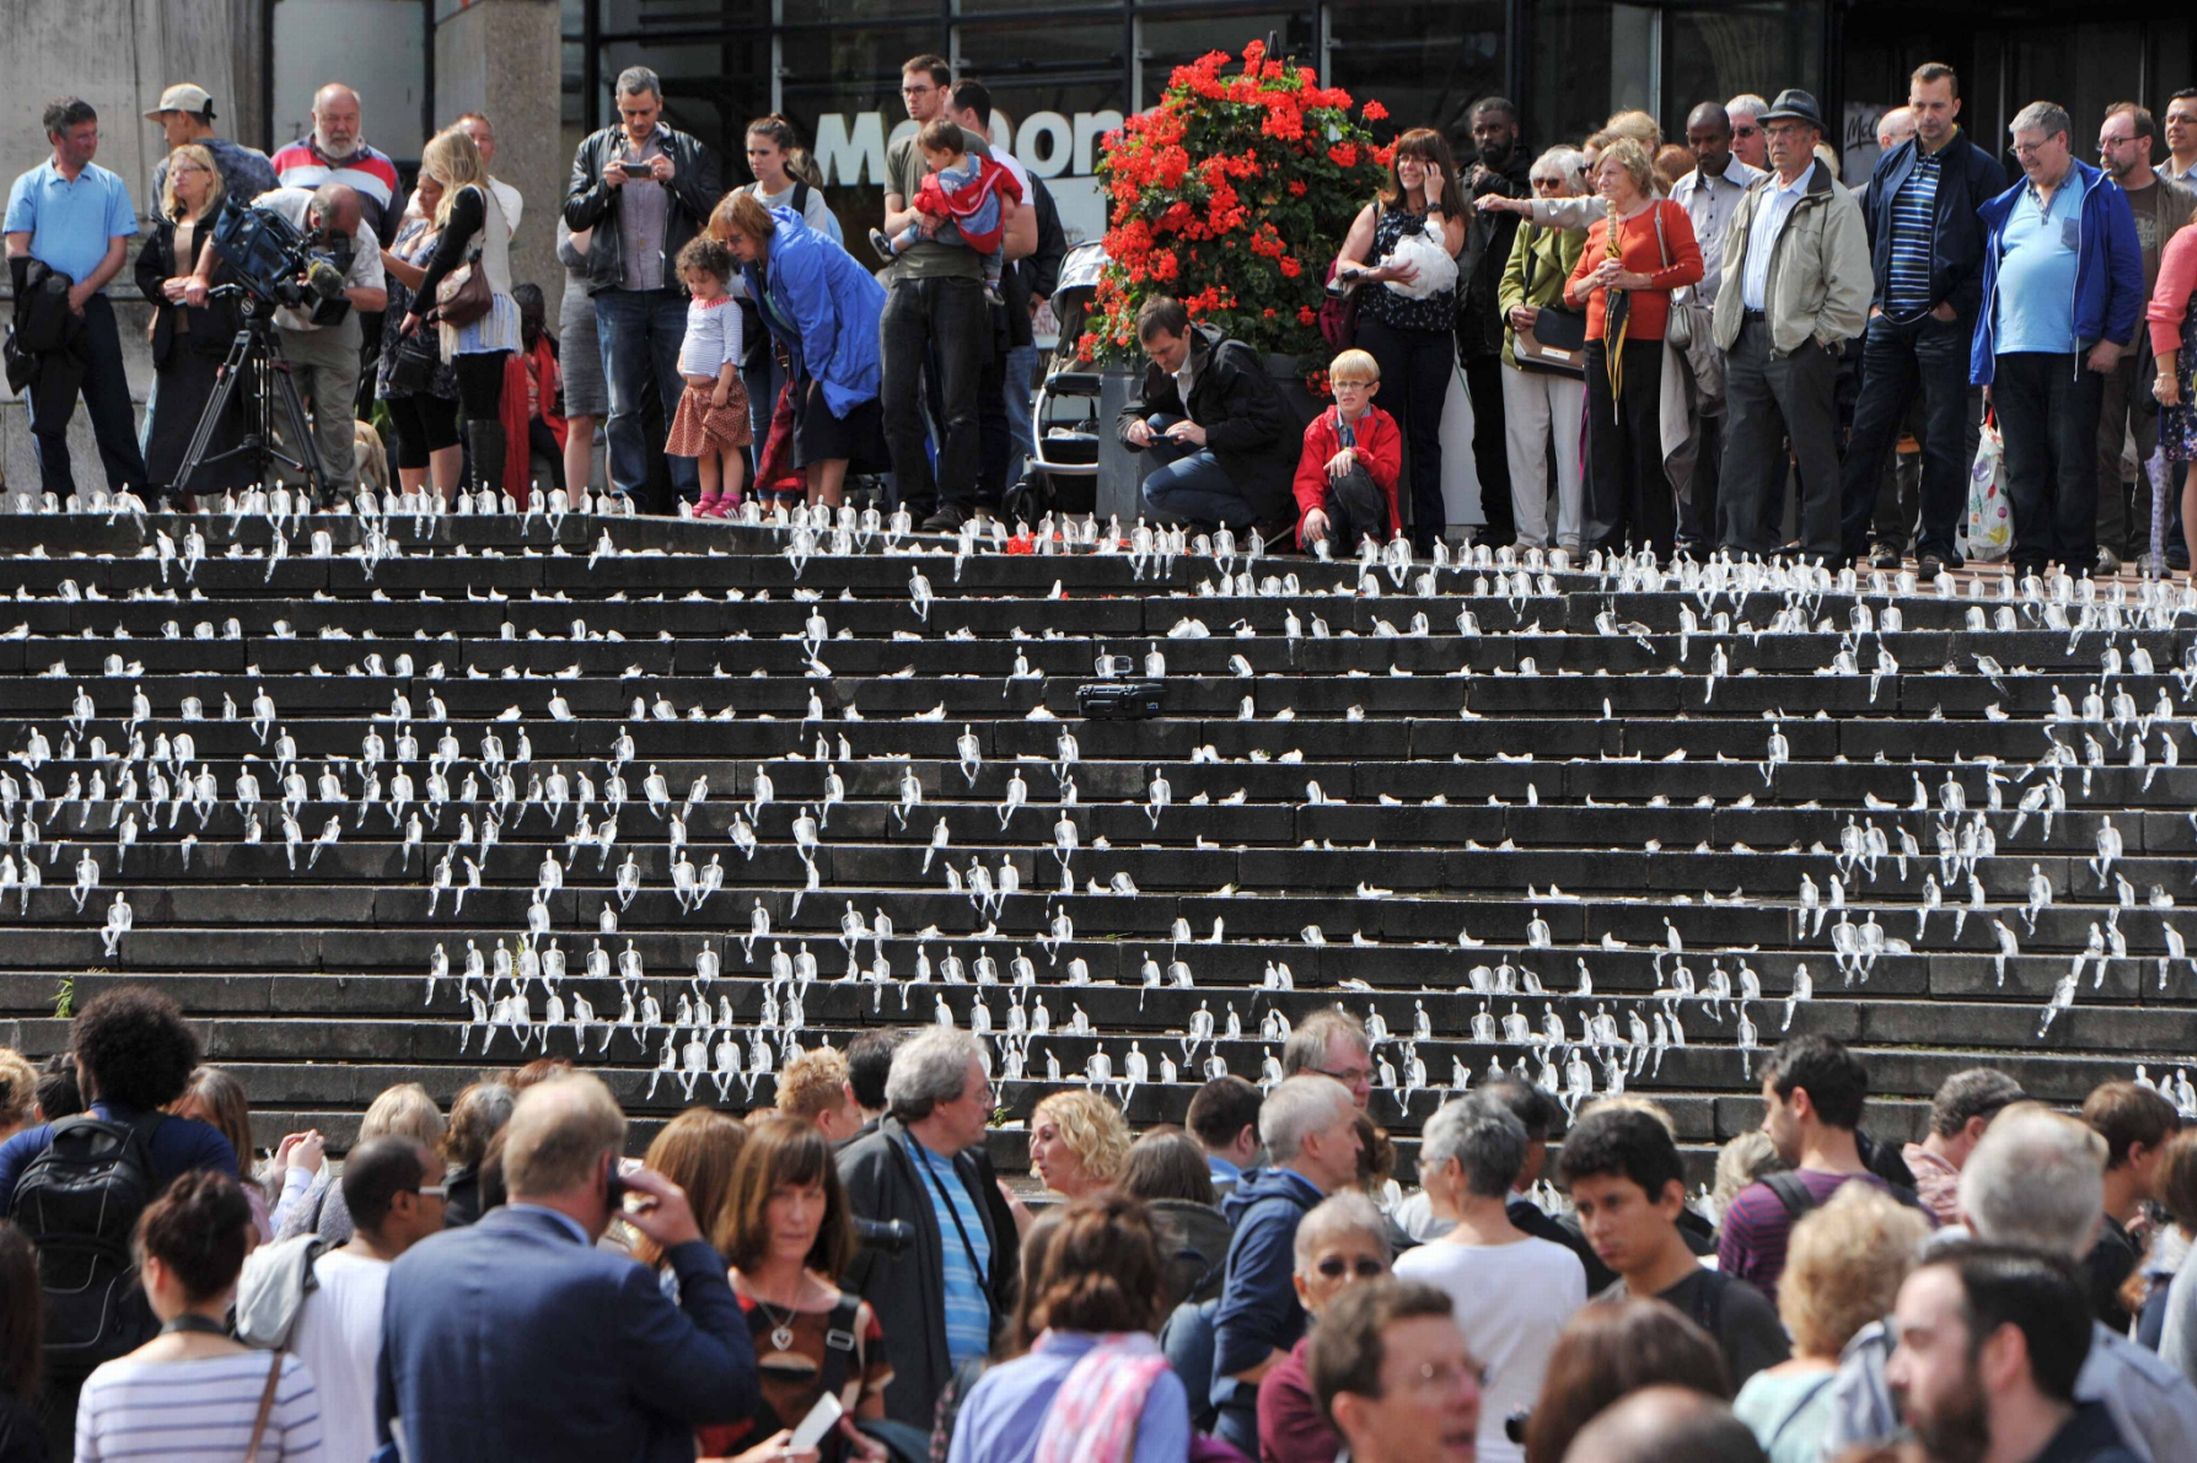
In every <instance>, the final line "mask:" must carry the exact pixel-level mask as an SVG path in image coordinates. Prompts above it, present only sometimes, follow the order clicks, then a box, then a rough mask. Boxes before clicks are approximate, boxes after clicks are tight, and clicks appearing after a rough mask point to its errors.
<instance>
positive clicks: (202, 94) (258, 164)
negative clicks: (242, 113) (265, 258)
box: [145, 81, 275, 204]
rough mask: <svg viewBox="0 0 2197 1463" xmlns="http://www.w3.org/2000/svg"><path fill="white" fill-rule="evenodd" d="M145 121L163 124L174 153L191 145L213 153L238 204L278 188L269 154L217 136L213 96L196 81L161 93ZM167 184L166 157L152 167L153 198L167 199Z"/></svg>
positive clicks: (225, 183)
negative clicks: (165, 191)
mask: <svg viewBox="0 0 2197 1463" xmlns="http://www.w3.org/2000/svg"><path fill="white" fill-rule="evenodd" d="M145 120H146V121H148V122H157V123H159V124H160V130H161V132H162V134H163V135H165V136H166V138H167V140H168V151H169V152H171V153H172V152H174V151H175V150H176V149H177V148H179V147H182V146H184V145H185V144H186V143H192V142H195V143H197V144H198V145H199V146H200V147H203V148H205V149H206V150H207V151H208V152H210V153H212V154H213V155H214V166H215V167H216V168H218V169H219V170H220V172H221V182H222V186H223V187H224V188H226V189H227V190H228V193H229V196H230V197H231V198H234V199H235V200H236V201H237V202H238V203H239V204H245V203H250V202H251V201H252V200H253V199H255V198H257V197H259V195H260V194H262V193H265V192H268V191H269V190H271V189H272V188H273V187H274V186H275V168H274V164H272V163H270V162H269V161H267V154H265V153H263V152H261V151H260V150H259V149H258V148H256V147H246V146H245V145H244V144H243V143H241V142H232V141H230V140H229V139H228V138H226V137H216V136H215V135H214V99H213V94H212V93H210V92H208V91H207V90H206V88H205V87H203V86H200V85H199V84H198V83H197V82H195V81H179V82H177V83H176V84H175V85H174V86H171V87H169V88H168V89H167V90H166V91H164V92H162V93H161V94H160V105H159V106H157V107H154V108H153V109H152V110H151V111H149V112H147V113H146V114H145ZM167 181H168V159H167V158H166V157H165V156H163V157H162V158H161V159H160V161H159V162H157V163H155V164H154V165H153V197H154V198H156V199H157V198H160V197H163V196H164V192H163V190H164V189H165V188H166V186H167Z"/></svg>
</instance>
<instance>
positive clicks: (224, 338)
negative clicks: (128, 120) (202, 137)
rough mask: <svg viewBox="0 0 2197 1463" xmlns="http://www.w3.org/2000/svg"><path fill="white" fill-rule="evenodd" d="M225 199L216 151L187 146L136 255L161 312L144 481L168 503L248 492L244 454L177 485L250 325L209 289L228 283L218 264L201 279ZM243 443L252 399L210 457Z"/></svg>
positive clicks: (140, 278)
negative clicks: (233, 351) (228, 361)
mask: <svg viewBox="0 0 2197 1463" xmlns="http://www.w3.org/2000/svg"><path fill="white" fill-rule="evenodd" d="M225 196H226V190H225V188H224V186H223V184H222V181H221V170H220V168H219V167H218V166H216V164H215V162H214V155H213V153H211V152H210V151H208V150H207V149H206V148H205V147H204V146H203V145H201V144H199V143H196V142H191V143H185V144H184V145H183V146H181V147H179V148H177V149H176V150H175V151H174V152H171V153H169V154H168V167H167V173H166V175H165V176H164V177H163V179H162V182H161V192H160V210H159V215H158V216H157V217H156V218H155V219H154V220H153V231H152V233H150V234H149V235H147V236H146V239H145V247H144V248H142V249H140V250H138V251H137V287H138V289H139V291H141V292H142V293H143V294H144V296H145V298H146V300H147V301H148V302H150V303H151V305H152V307H153V315H152V322H151V336H150V339H151V342H152V348H153V394H152V399H151V401H150V402H149V403H148V404H147V410H146V417H145V443H144V445H145V480H146V481H147V482H148V483H150V484H152V486H153V491H154V492H155V493H157V494H159V495H160V497H161V498H162V499H171V498H177V497H183V498H189V497H193V496H195V495H197V494H199V493H205V492H213V493H218V492H223V491H226V490H227V489H230V488H237V487H242V486H243V485H244V480H245V478H246V477H247V476H248V475H249V470H248V468H247V467H246V464H245V463H244V461H243V459H242V458H241V457H237V458H230V459H228V460H227V461H223V462H216V463H213V464H211V465H209V466H206V467H203V468H201V469H199V470H198V471H197V472H195V473H193V474H192V480H191V481H190V482H188V483H179V482H177V481H176V480H175V478H176V474H177V473H178V472H180V471H181V470H182V467H183V458H184V454H185V453H186V452H187V451H188V450H189V448H190V445H191V437H192V435H193V434H194V433H195V432H196V431H197V430H198V419H199V417H200V416H202V415H203V414H204V413H205V410H206V403H207V401H208V400H210V399H211V398H212V396H213V394H214V383H215V378H216V377H217V376H218V375H219V373H220V369H221V362H222V360H223V358H225V357H226V356H227V355H228V353H229V347H230V346H231V345H232V344H233V343H234V342H235V340H236V333H237V330H238V328H239V326H240V324H241V321H240V320H239V319H238V316H237V311H236V306H235V304H234V303H233V302H231V301H229V300H226V299H222V300H216V299H212V298H210V297H209V296H208V294H207V289H208V287H209V286H210V285H221V284H226V283H228V282H229V275H228V271H227V267H226V266H224V265H221V264H220V263H219V261H218V259H217V260H216V262H215V268H214V272H213V273H212V275H211V276H210V277H209V278H208V279H207V280H206V281H203V282H202V281H200V280H199V279H198V278H197V270H198V266H199V263H200V261H201V260H202V259H203V258H204V256H205V255H206V252H207V250H208V249H209V247H210V243H211V240H212V238H213V231H214V220H215V219H216V218H218V217H219V216H220V214H221V205H222V200H223V199H224V197H225ZM243 439H244V402H243V400H242V399H241V398H238V397H232V398H231V399H230V405H229V408H228V410H226V411H224V412H223V413H222V415H221V418H220V420H219V421H218V422H217V423H216V424H215V430H214V435H213V437H212V438H211V439H209V441H208V442H207V444H206V455H207V456H209V457H218V456H220V455H221V454H222V453H224V452H228V451H230V450H232V449H234V448H235V447H236V446H237V445H238V444H239V443H241V442H242V441H243Z"/></svg>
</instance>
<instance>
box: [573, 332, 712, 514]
mask: <svg viewBox="0 0 2197 1463" xmlns="http://www.w3.org/2000/svg"><path fill="white" fill-rule="evenodd" d="M593 299H594V302H595V330H596V334H597V335H598V336H599V337H600V339H601V340H602V349H603V373H604V376H605V378H606V379H607V380H608V381H609V383H610V420H609V422H608V423H606V424H605V426H604V435H605V436H606V437H607V438H608V439H609V442H610V485H611V489H612V491H614V492H619V493H626V494H630V495H634V496H635V497H636V501H639V500H643V499H645V498H646V497H647V496H648V475H649V472H648V470H649V459H650V457H651V456H654V455H657V454H660V453H662V452H663V450H664V444H663V443H661V442H651V441H649V440H648V433H647V428H646V427H645V426H644V425H643V419H644V418H645V416H646V407H647V400H646V396H647V392H648V391H649V390H650V388H651V387H653V388H654V389H655V392H656V396H657V400H658V401H659V402H661V403H662V405H663V409H664V422H665V425H666V426H667V427H668V426H669V425H670V422H671V419H672V418H673V417H674V416H676V415H678V411H679V395H680V393H681V392H682V391H684V390H685V389H686V383H685V382H684V381H682V380H681V379H680V378H679V345H680V342H681V341H682V340H684V339H685V338H686V333H687V301H686V296H684V295H682V294H680V293H679V292H678V291H677V290H672V289H661V290H623V289H609V290H602V291H599V292H598V293H597V294H596V295H595V296H594V297H593ZM665 466H666V467H667V468H668V469H669V470H670V474H671V485H672V488H673V489H674V490H675V491H676V492H678V493H679V494H680V495H681V496H682V497H684V496H689V495H691V494H693V493H697V492H699V491H701V485H702V474H701V469H700V467H699V466H698V465H697V464H696V462H695V460H694V459H693V458H691V457H667V458H666V459H665ZM656 506H664V507H668V506H669V505H656Z"/></svg>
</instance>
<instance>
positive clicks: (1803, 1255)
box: [1732, 1184, 1930, 1463]
mask: <svg viewBox="0 0 2197 1463" xmlns="http://www.w3.org/2000/svg"><path fill="white" fill-rule="evenodd" d="M1929 1237H1930V1221H1929V1220H1928V1219H1927V1218H1925V1217H1924V1216H1923V1213H1922V1211H1921V1210H1919V1209H1911V1208H1909V1207H1908V1206H1906V1205H1905V1204H1902V1203H1900V1202H1899V1201H1898V1200H1897V1199H1894V1198H1893V1197H1892V1196H1891V1195H1889V1194H1887V1193H1885V1192H1883V1191H1882V1190H1881V1189H1876V1188H1872V1187H1870V1186H1869V1185H1867V1184H1846V1185H1844V1186H1842V1187H1841V1188H1840V1189H1839V1190H1838V1191H1837V1192H1836V1193H1834V1194H1832V1195H1831V1197H1830V1198H1829V1199H1828V1200H1826V1201H1825V1202H1824V1204H1823V1206H1822V1207H1821V1208H1819V1209H1816V1210H1814V1211H1812V1212H1811V1213H1809V1214H1807V1215H1804V1216H1803V1217H1802V1218H1801V1221H1800V1222H1799V1223H1798V1224H1796V1225H1794V1226H1793V1236H1792V1240H1791V1242H1790V1245H1789V1246H1788V1248H1787V1249H1786V1252H1785V1270H1784V1273H1783V1274H1782V1275H1781V1276H1780V1277H1779V1279H1778V1284H1777V1313H1778V1318H1779V1319H1780V1320H1782V1321H1784V1323H1785V1329H1786V1330H1787V1331H1788V1332H1790V1333H1791V1334H1792V1338H1793V1355H1792V1358H1791V1359H1790V1360H1788V1361H1782V1362H1779V1363H1778V1364H1777V1365H1776V1366H1773V1367H1768V1368H1765V1369H1764V1370H1762V1371H1759V1372H1756V1373H1755V1374H1754V1375H1753V1376H1751V1377H1749V1378H1748V1379H1747V1384H1746V1385H1745V1386H1743V1387H1741V1388H1740V1389H1739V1395H1738V1397H1736V1398H1734V1399H1733V1401H1732V1411H1733V1412H1735V1413H1737V1414H1738V1416H1739V1420H1740V1421H1741V1422H1744V1423H1746V1424H1747V1426H1748V1427H1749V1428H1751V1429H1752V1430H1753V1431H1754V1435H1755V1438H1756V1440H1757V1441H1758V1442H1760V1443H1761V1444H1762V1449H1763V1451H1764V1452H1765V1453H1767V1454H1769V1455H1770V1463H1815V1460H1816V1459H1817V1458H1818V1457H1820V1456H1821V1455H1822V1452H1823V1443H1824V1428H1825V1426H1826V1424H1827V1423H1828V1422H1829V1421H1830V1418H1831V1379H1832V1378H1833V1377H1834V1376H1836V1375H1837V1373H1838V1359H1839V1353H1840V1352H1842V1351H1844V1350H1845V1349H1846V1343H1847V1342H1849V1341H1851V1340H1853V1339H1854V1333H1855V1332H1857V1331H1859V1330H1860V1329H1861V1328H1862V1327H1864V1326H1866V1325H1868V1324H1869V1323H1870V1322H1871V1321H1878V1320H1882V1319H1883V1318H1884V1317H1886V1316H1888V1315H1890V1314H1891V1313H1892V1303H1893V1301H1894V1300H1896V1299H1897V1298H1898V1296H1899V1288H1900V1284H1901V1282H1903V1281H1905V1280H1906V1279H1907V1272H1908V1271H1910V1270H1912V1269H1914V1268H1915V1262H1916V1261H1917V1260H1919V1259H1920V1258H1921V1257H1922V1247H1923V1243H1924V1241H1926V1240H1927V1239H1928V1238H1929Z"/></svg>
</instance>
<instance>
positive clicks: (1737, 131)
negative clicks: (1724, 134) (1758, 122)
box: [1732, 126, 1762, 137]
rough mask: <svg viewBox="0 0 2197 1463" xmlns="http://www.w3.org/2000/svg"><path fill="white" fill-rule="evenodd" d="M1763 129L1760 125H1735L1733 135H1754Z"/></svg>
mask: <svg viewBox="0 0 2197 1463" xmlns="http://www.w3.org/2000/svg"><path fill="white" fill-rule="evenodd" d="M1761 130H1762V129H1761V128H1760V127H1739V126H1735V127H1733V128H1732V136H1734V137H1753V136H1754V135H1756V134H1757V133H1759V132H1760V131H1761Z"/></svg>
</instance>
